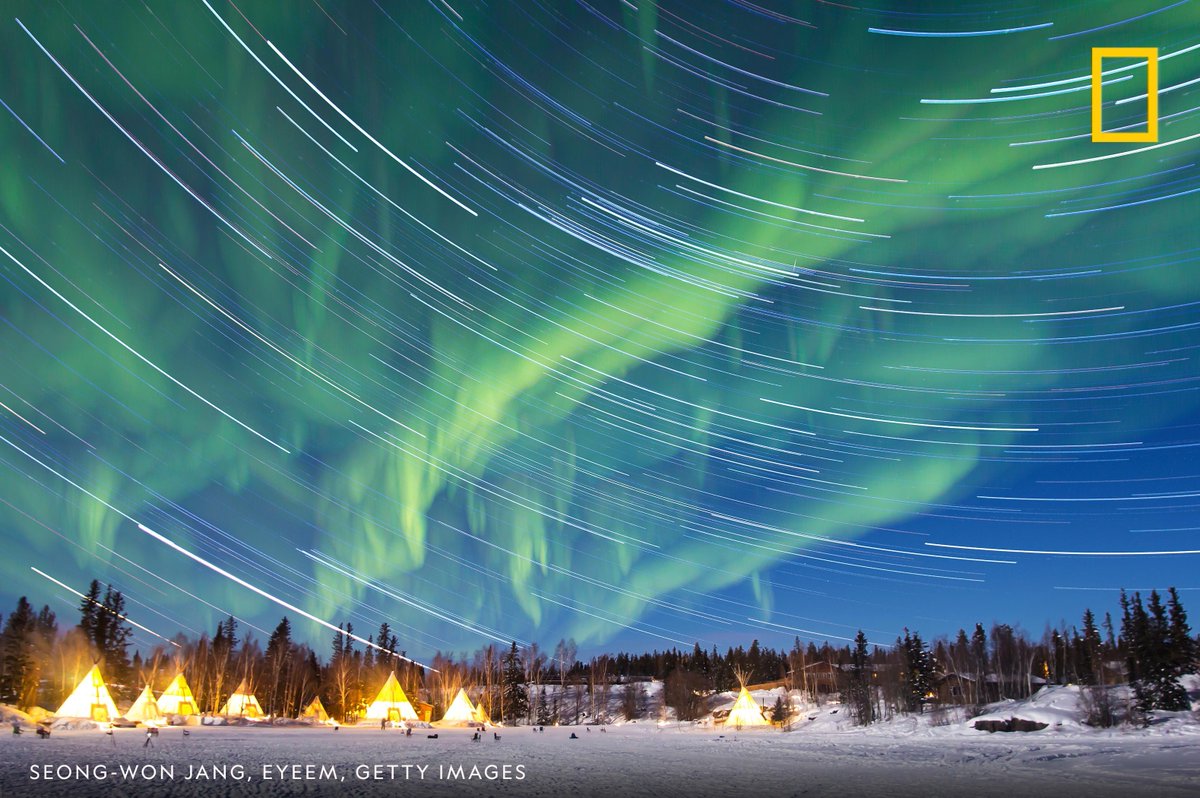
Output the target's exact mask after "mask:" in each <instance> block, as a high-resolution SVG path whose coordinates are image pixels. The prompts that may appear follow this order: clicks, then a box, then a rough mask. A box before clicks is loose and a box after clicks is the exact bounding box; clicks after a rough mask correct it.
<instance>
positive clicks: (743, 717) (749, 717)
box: [725, 687, 771, 728]
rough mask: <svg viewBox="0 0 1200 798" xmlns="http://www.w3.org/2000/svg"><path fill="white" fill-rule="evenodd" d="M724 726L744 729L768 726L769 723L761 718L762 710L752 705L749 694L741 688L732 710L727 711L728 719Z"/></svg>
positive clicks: (754, 704)
mask: <svg viewBox="0 0 1200 798" xmlns="http://www.w3.org/2000/svg"><path fill="white" fill-rule="evenodd" d="M725 725H726V726H737V727H739V728H745V727H747V726H770V725H771V722H770V721H768V720H767V719H766V718H765V717H763V711H762V708H761V707H759V705H758V704H756V703H754V699H753V698H751V697H750V693H749V692H748V691H747V690H746V688H745V687H743V688H742V692H740V693H738V697H737V701H735V702H734V704H733V709H731V710H729V717H727V718H726V719H725Z"/></svg>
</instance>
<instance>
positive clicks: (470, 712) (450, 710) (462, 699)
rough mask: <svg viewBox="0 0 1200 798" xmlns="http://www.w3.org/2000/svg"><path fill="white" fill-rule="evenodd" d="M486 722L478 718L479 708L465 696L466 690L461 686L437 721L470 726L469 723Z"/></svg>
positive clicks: (448, 724)
mask: <svg viewBox="0 0 1200 798" xmlns="http://www.w3.org/2000/svg"><path fill="white" fill-rule="evenodd" d="M484 717H486V715H485V716H484ZM486 722H487V721H485V720H480V719H479V710H478V709H476V708H475V705H474V704H472V703H471V699H470V698H469V697H468V696H467V691H466V690H463V689H462V688H459V690H458V695H456V696H454V700H453V701H451V702H450V706H449V707H447V708H446V714H444V715H442V719H441V720H440V721H439V723H442V724H445V725H447V726H455V725H457V726H470V725H471V724H475V723H486Z"/></svg>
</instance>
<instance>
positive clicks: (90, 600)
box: [79, 579, 103, 644]
mask: <svg viewBox="0 0 1200 798" xmlns="http://www.w3.org/2000/svg"><path fill="white" fill-rule="evenodd" d="M101 612H103V610H101V608H100V581H99V580H97V579H93V580H92V583H91V584H90V585H88V590H87V593H86V594H84V597H83V601H82V602H80V604H79V629H80V630H81V631H82V632H83V637H84V639H85V640H87V641H88V642H89V643H92V644H94V643H95V642H96V621H97V616H98V615H99V614H100V613H101Z"/></svg>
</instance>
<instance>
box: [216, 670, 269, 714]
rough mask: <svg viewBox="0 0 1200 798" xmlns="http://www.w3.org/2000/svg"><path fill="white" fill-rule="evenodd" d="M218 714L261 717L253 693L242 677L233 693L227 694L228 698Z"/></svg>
mask: <svg viewBox="0 0 1200 798" xmlns="http://www.w3.org/2000/svg"><path fill="white" fill-rule="evenodd" d="M218 714H220V715H227V716H228V715H232V716H233V717H235V718H261V717H262V716H263V711H262V707H261V706H259V703H258V699H257V698H255V697H254V693H252V692H250V688H248V687H247V686H246V680H245V679H242V683H241V684H239V685H238V686H237V689H236V690H234V691H233V695H231V696H229V700H228V701H226V702H225V706H223V707H221V711H220V712H219V713H218Z"/></svg>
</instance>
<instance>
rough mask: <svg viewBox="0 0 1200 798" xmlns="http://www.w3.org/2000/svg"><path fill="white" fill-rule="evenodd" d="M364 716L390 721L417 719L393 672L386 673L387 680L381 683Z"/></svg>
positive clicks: (368, 718) (415, 712) (369, 718)
mask: <svg viewBox="0 0 1200 798" xmlns="http://www.w3.org/2000/svg"><path fill="white" fill-rule="evenodd" d="M366 718H367V720H390V721H392V722H399V721H402V720H418V718H417V711H416V710H415V709H413V705H412V704H411V703H409V700H408V696H406V695H405V694H404V688H402V687H401V686H400V682H398V681H396V674H395V673H389V674H388V678H387V681H386V682H384V683H383V688H382V689H381V690H380V691H379V695H377V696H375V700H374V701H372V702H371V705H370V706H369V707H367V714H366Z"/></svg>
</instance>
